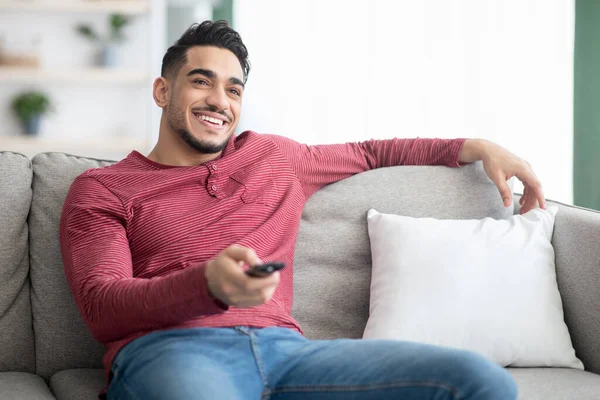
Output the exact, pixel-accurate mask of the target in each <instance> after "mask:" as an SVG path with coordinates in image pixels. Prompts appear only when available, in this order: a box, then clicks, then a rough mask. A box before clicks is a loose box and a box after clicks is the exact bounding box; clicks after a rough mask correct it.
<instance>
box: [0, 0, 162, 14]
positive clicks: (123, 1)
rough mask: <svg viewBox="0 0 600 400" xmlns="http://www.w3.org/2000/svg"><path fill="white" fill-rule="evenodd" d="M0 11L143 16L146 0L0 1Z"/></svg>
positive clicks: (147, 6) (147, 7) (147, 8)
mask: <svg viewBox="0 0 600 400" xmlns="http://www.w3.org/2000/svg"><path fill="white" fill-rule="evenodd" d="M0 10H8V11H10V10H12V11H31V12H40V11H41V12H48V11H52V12H74V13H77V12H80V13H93V12H97V13H120V14H129V15H132V14H145V13H147V12H148V11H149V10H150V5H149V2H148V1H147V0H0Z"/></svg>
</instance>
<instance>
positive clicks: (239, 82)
mask: <svg viewBox="0 0 600 400" xmlns="http://www.w3.org/2000/svg"><path fill="white" fill-rule="evenodd" d="M229 82H231V83H233V84H234V85H240V86H241V87H242V89H245V88H246V85H245V84H244V82H242V81H241V80H239V79H238V78H229Z"/></svg>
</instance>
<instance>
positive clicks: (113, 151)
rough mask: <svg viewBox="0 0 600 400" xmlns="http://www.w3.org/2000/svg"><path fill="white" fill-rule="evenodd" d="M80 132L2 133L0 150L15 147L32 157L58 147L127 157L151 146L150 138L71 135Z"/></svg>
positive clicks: (71, 151) (75, 152)
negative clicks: (59, 134) (54, 135)
mask: <svg viewBox="0 0 600 400" xmlns="http://www.w3.org/2000/svg"><path fill="white" fill-rule="evenodd" d="M77 136H78V135H72V136H65V137H62V138H58V139H54V138H48V137H37V136H24V135H13V136H0V151H14V152H17V153H22V154H25V155H26V156H28V157H33V156H35V155H36V154H39V153H44V152H52V151H56V152H61V153H68V154H73V155H78V156H84V157H98V158H105V157H108V158H119V157H125V156H126V155H127V154H129V153H130V152H131V151H132V150H138V151H140V152H142V153H145V152H148V151H149V149H150V145H149V141H148V139H146V138H127V137H116V138H101V139H71V138H76V137H77Z"/></svg>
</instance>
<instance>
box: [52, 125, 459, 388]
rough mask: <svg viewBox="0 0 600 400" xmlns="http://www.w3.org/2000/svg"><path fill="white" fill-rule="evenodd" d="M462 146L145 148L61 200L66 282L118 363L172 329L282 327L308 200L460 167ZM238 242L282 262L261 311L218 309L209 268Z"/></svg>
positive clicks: (264, 138) (421, 142) (267, 139)
mask: <svg viewBox="0 0 600 400" xmlns="http://www.w3.org/2000/svg"><path fill="white" fill-rule="evenodd" d="M463 143H464V139H456V140H441V139H392V140H371V141H367V142H362V143H348V144H339V145H318V146H307V145H302V144H299V143H297V142H294V141H293V140H290V139H287V138H284V137H281V136H274V135H260V134H257V133H254V132H244V133H243V134H241V135H239V136H237V137H236V136H233V137H232V138H231V140H230V141H229V143H228V144H227V147H226V148H225V149H224V150H223V153H222V154H221V156H220V157H219V158H217V159H215V160H213V161H210V162H207V163H205V164H202V165H199V166H191V167H173V166H168V165H162V164H158V163H156V162H153V161H151V160H149V159H147V158H146V157H144V156H143V155H141V154H139V153H138V152H135V151H134V152H132V153H131V154H130V155H129V156H128V157H127V158H125V159H124V160H122V161H120V162H118V163H116V164H114V165H111V166H108V167H104V168H97V169H92V170H88V171H86V172H84V173H83V174H82V175H80V176H79V177H77V179H75V181H74V182H73V184H72V186H71V189H70V191H69V194H68V196H67V199H66V201H65V204H64V208H63V212H62V217H61V223H60V240H61V249H62V254H63V261H64V267H65V273H66V276H67V280H68V282H69V285H70V287H71V291H72V292H73V295H74V297H75V301H76V303H77V306H78V307H79V311H80V312H81V315H82V316H83V319H84V320H85V322H86V324H87V326H88V327H89V329H90V331H91V333H92V335H93V336H94V338H95V339H96V340H98V341H100V342H102V343H104V344H105V345H106V347H107V352H106V354H105V357H104V366H105V371H106V373H107V376H108V372H109V370H110V365H111V362H112V359H113V357H114V356H115V355H116V353H117V352H118V351H119V349H120V348H121V347H123V346H124V345H125V344H126V343H128V342H130V341H131V340H133V339H135V338H137V337H140V336H142V335H144V334H147V333H150V332H153V331H156V330H160V329H172V328H187V327H226V326H237V325H246V326H255V327H267V326H283V327H289V328H292V329H297V330H298V331H300V327H299V326H298V324H297V323H296V321H295V320H294V319H293V318H292V317H291V316H290V311H291V308H292V275H293V260H294V245H295V242H296V236H297V232H298V227H299V225H300V217H301V213H302V208H303V206H304V203H305V201H306V200H307V199H308V198H309V197H310V196H311V195H312V194H313V193H314V192H315V191H317V190H318V189H319V188H321V187H323V186H324V185H327V184H329V183H332V182H336V181H339V180H341V179H344V178H347V177H349V176H351V175H354V174H356V173H359V172H362V171H366V170H369V169H373V168H378V167H387V166H394V165H434V164H436V165H447V166H451V167H458V166H459V164H458V154H459V152H460V150H461V148H462V145H463ZM232 244H239V245H242V246H247V247H250V248H252V249H254V250H255V251H256V253H257V255H258V257H259V258H260V259H261V260H263V261H275V260H277V261H283V262H285V263H286V264H287V265H288V268H286V269H284V270H283V271H282V273H281V280H280V284H279V286H278V288H277V290H276V292H275V294H274V295H273V297H272V299H271V300H270V301H269V302H267V303H266V304H264V305H262V306H259V307H251V308H236V307H228V308H221V307H220V306H218V305H217V304H216V303H215V302H214V301H213V300H211V297H210V296H209V292H208V289H207V284H206V280H205V278H204V267H205V263H206V262H207V261H208V260H210V259H212V258H214V257H215V256H216V255H217V254H218V253H219V252H220V251H221V250H223V249H224V248H226V247H228V246H230V245H232Z"/></svg>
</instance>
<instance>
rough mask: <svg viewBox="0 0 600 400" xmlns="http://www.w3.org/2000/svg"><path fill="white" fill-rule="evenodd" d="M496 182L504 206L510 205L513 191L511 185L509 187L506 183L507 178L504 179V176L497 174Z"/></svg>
mask: <svg viewBox="0 0 600 400" xmlns="http://www.w3.org/2000/svg"><path fill="white" fill-rule="evenodd" d="M494 183H495V184H496V187H497V188H498V192H500V196H501V197H502V202H503V203H504V207H508V206H510V203H511V201H512V193H511V191H510V187H508V184H507V183H506V179H504V176H502V175H498V176H496V179H494Z"/></svg>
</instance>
